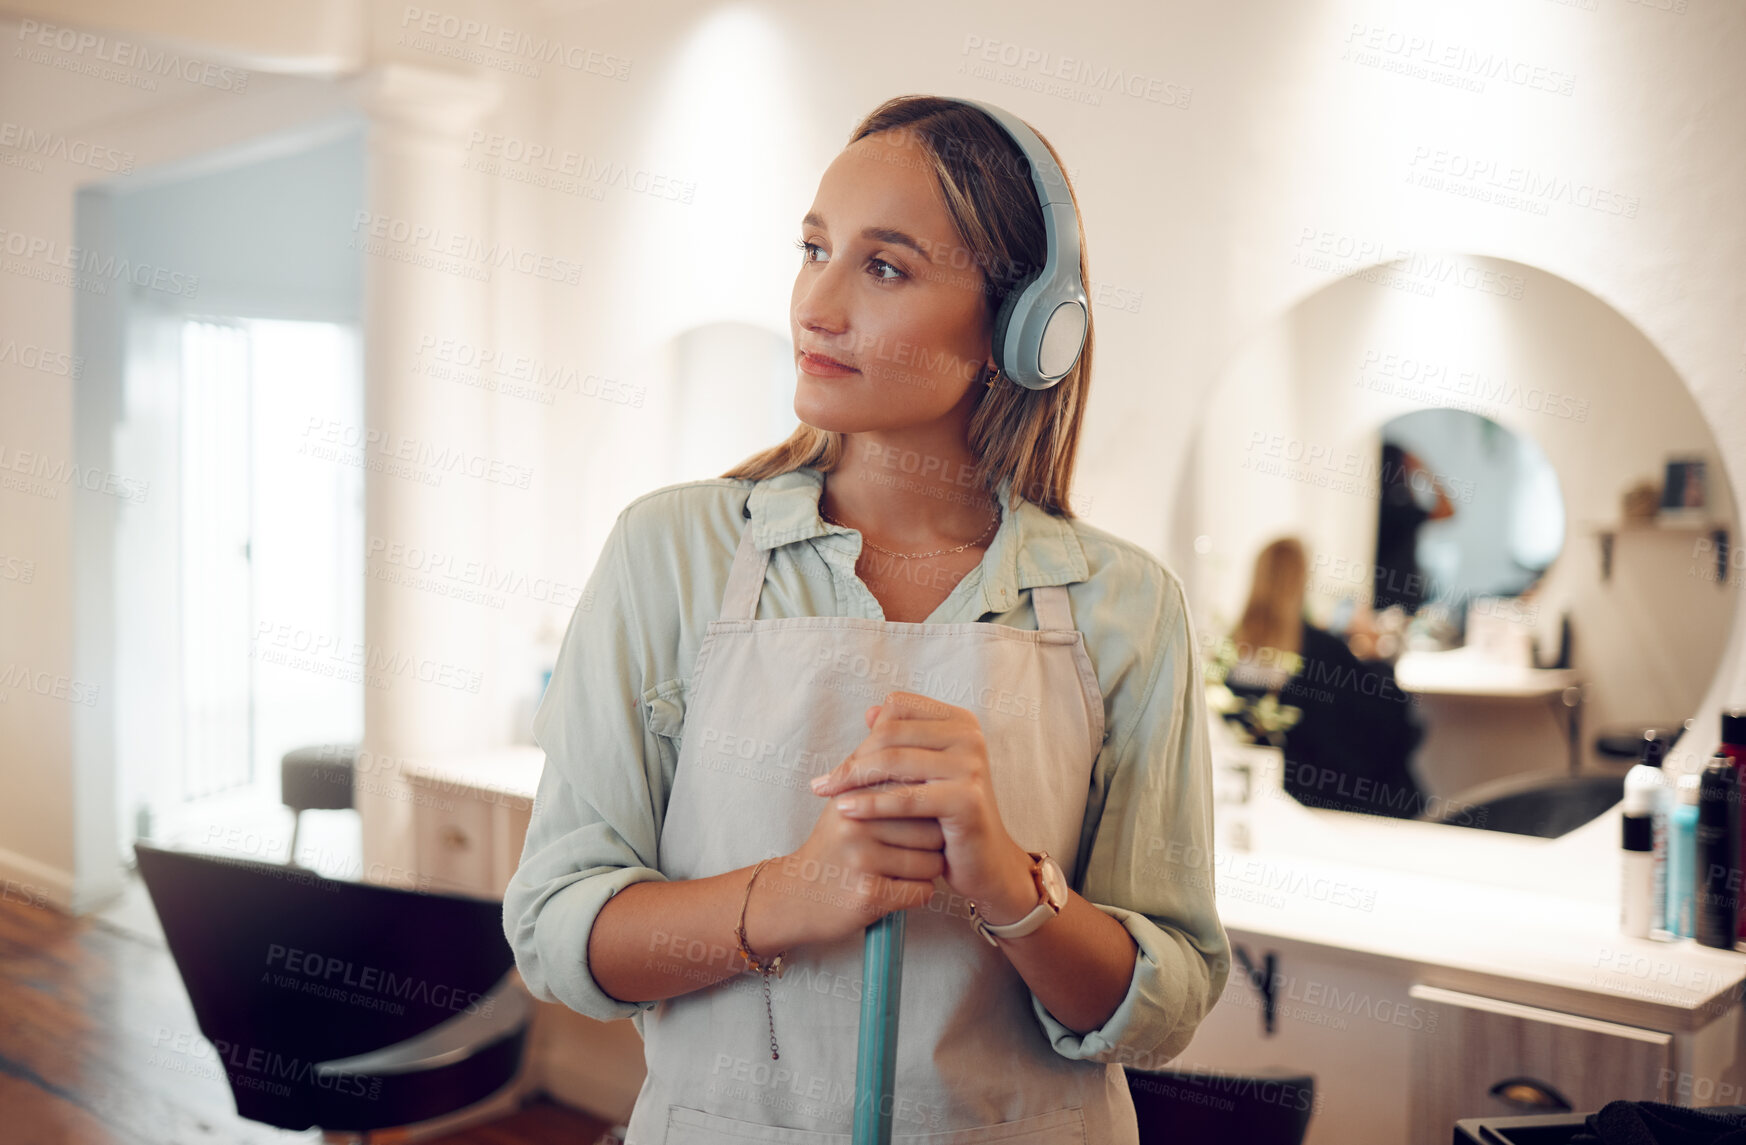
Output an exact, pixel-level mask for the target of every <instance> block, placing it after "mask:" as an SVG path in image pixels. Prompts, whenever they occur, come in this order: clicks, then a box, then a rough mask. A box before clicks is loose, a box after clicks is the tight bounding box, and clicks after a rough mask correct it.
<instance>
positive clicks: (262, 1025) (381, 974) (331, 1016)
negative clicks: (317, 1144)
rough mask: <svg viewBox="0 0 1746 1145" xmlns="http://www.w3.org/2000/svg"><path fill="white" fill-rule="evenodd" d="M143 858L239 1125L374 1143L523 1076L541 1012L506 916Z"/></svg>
mask: <svg viewBox="0 0 1746 1145" xmlns="http://www.w3.org/2000/svg"><path fill="white" fill-rule="evenodd" d="M134 852H135V854H136V855H137V857H138V861H139V871H140V875H141V876H142V877H143V879H144V880H145V885H146V889H147V891H148V892H149V893H150V894H151V899H152V905H153V907H155V908H156V910H157V913H158V919H159V921H160V922H161V923H162V924H163V928H164V937H165V938H166V939H167V941H168V943H169V947H170V954H171V955H172V956H173V957H174V958H175V960H176V969H177V971H178V972H179V973H180V974H181V976H182V985H183V986H184V988H186V990H187V991H188V999H189V1001H190V1002H191V1003H192V1004H193V1008H194V1016H195V1019H196V1021H197V1022H198V1025H199V1028H200V1034H201V1035H202V1036H203V1037H205V1039H206V1040H207V1041H208V1042H209V1043H211V1046H212V1048H213V1050H214V1051H215V1052H216V1056H217V1058H218V1062H217V1064H218V1065H219V1066H220V1067H221V1068H223V1070H224V1072H225V1077H226V1079H227V1080H228V1081H229V1082H230V1088H231V1093H232V1095H233V1096H234V1097H235V1099H236V1111H237V1114H238V1115H239V1116H241V1117H245V1118H248V1119H249V1120H251V1121H260V1122H264V1123H266V1124H268V1125H276V1126H279V1127H281V1128H284V1129H308V1128H310V1127H311V1126H320V1127H321V1128H322V1129H324V1130H328V1131H337V1132H349V1133H359V1134H367V1133H368V1132H369V1131H371V1130H376V1129H382V1128H385V1127H388V1126H400V1125H409V1124H412V1123H415V1122H419V1121H424V1120H428V1119H430V1118H433V1117H438V1116H441V1115H443V1114H447V1113H452V1112H454V1111H456V1110H459V1109H462V1108H465V1107H466V1106H469V1105H472V1104H473V1103H475V1102H477V1101H480V1100H482V1099H483V1098H486V1097H488V1096H490V1095H491V1094H493V1093H496V1092H497V1091H499V1090H500V1089H502V1088H503V1087H504V1086H505V1085H507V1084H509V1083H510V1082H511V1081H512V1080H513V1079H514V1078H515V1075H516V1073H517V1071H518V1070H519V1069H520V1067H521V1062H522V1053H523V1049H524V1046H525V1043H526V1039H527V1033H528V1026H529V1021H530V1017H531V1013H532V1003H531V1000H530V999H529V997H528V995H527V994H526V990H525V987H523V986H522V985H521V984H520V982H519V980H518V979H517V978H516V977H515V973H514V970H515V957H514V954H513V952H512V951H511V950H510V948H509V944H508V942H507V941H506V940H505V939H504V936H503V919H502V912H503V907H502V904H501V903H498V902H495V901H491V900H485V899H472V898H462V897H458V896H451V895H442V894H432V893H424V892H414V891H407V890H400V889H397V888H393V887H385V886H376V885H373V884H369V883H357V882H349V881H345V880H340V879H329V878H324V877H323V876H321V875H318V874H316V873H315V872H313V871H306V870H302V869H299V868H292V867H284V866H280V865H278V864H276V863H261V862H254V861H250V860H240V859H233V858H229V857H225V856H218V855H206V854H198V853H193V852H186V851H170V850H163V849H160V848H157V847H154V846H151V845H149V844H146V843H143V842H142V843H135V844H134ZM366 1139H367V1137H366Z"/></svg>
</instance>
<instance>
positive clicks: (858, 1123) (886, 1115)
mask: <svg viewBox="0 0 1746 1145" xmlns="http://www.w3.org/2000/svg"><path fill="white" fill-rule="evenodd" d="M907 914H908V912H907V911H902V910H894V911H892V912H891V913H890V914H887V915H885V916H883V917H882V918H880V919H879V921H878V922H875V923H874V924H873V925H872V926H869V927H868V928H867V940H866V944H865V946H864V947H863V958H862V968H861V1029H860V1039H859V1041H858V1043H857V1044H856V1047H855V1134H854V1145H890V1143H891V1115H892V1111H893V1105H892V1101H891V1091H892V1082H893V1081H894V1079H895V1074H896V1072H897V1007H898V999H899V996H900V994H901V993H902V986H903V924H904V919H905V917H906V915H907Z"/></svg>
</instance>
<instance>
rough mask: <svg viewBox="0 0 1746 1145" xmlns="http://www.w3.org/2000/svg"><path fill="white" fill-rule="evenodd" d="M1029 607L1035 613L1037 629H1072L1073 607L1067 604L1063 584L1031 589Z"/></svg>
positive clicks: (1065, 589)
mask: <svg viewBox="0 0 1746 1145" xmlns="http://www.w3.org/2000/svg"><path fill="white" fill-rule="evenodd" d="M1031 607H1032V608H1033V609H1035V610H1036V613H1037V628H1038V629H1039V630H1041V629H1048V628H1064V629H1067V630H1069V631H1071V630H1072V628H1073V607H1072V605H1070V604H1069V603H1068V602H1067V586H1066V585H1064V584H1040V585H1037V586H1036V587H1035V588H1033V589H1031Z"/></svg>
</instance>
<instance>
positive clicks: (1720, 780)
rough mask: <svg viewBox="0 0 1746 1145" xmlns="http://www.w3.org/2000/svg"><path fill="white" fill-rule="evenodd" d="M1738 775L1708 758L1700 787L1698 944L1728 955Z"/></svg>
mask: <svg viewBox="0 0 1746 1145" xmlns="http://www.w3.org/2000/svg"><path fill="white" fill-rule="evenodd" d="M1739 802H1740V771H1739V769H1738V768H1737V767H1735V766H1734V765H1733V763H1732V762H1731V761H1730V760H1729V759H1728V757H1727V756H1725V755H1723V754H1722V753H1721V752H1717V753H1716V754H1715V755H1713V756H1711V757H1710V762H1709V763H1708V764H1707V765H1706V766H1705V767H1704V771H1703V775H1702V777H1701V778H1700V780H1699V783H1698V822H1697V868H1698V869H1697V873H1696V874H1697V886H1698V896H1697V940H1698V941H1699V942H1701V943H1702V944H1703V945H1705V946H1714V947H1718V948H1720V949H1722V950H1732V949H1733V948H1734V941H1735V938H1736V936H1737V935H1738V933H1739V927H1740V918H1739V916H1740V810H1739V806H1738V804H1739Z"/></svg>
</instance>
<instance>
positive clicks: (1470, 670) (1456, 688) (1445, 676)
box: [1394, 648, 1580, 699]
mask: <svg viewBox="0 0 1746 1145" xmlns="http://www.w3.org/2000/svg"><path fill="white" fill-rule="evenodd" d="M1394 679H1395V683H1396V684H1397V685H1399V687H1400V689H1401V690H1402V691H1404V692H1418V693H1421V694H1424V695H1438V696H1508V697H1521V698H1524V699H1526V698H1532V697H1534V696H1551V695H1556V694H1558V693H1559V692H1562V691H1563V690H1564V689H1565V688H1568V687H1570V686H1571V685H1572V684H1576V683H1579V682H1580V677H1579V676H1578V675H1577V673H1576V671H1575V670H1574V669H1571V668H1529V667H1523V666H1518V665H1514V664H1501V663H1499V662H1497V661H1495V660H1490V659H1487V658H1485V657H1483V656H1480V655H1478V654H1477V653H1475V652H1474V651H1473V650H1472V649H1468V648H1454V649H1450V650H1449V651H1447V652H1403V653H1401V655H1400V658H1399V659H1398V660H1397V661H1395V665H1394Z"/></svg>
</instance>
